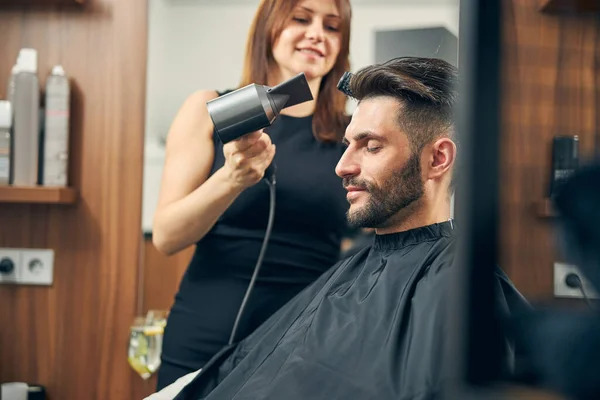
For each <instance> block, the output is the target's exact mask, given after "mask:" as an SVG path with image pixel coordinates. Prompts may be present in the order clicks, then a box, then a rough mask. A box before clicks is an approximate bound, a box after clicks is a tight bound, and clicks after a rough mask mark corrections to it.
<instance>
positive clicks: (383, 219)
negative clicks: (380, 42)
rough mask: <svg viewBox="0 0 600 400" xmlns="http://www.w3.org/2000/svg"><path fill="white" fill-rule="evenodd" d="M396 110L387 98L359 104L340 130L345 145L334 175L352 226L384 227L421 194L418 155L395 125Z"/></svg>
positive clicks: (394, 105) (421, 184)
mask: <svg viewBox="0 0 600 400" xmlns="http://www.w3.org/2000/svg"><path fill="white" fill-rule="evenodd" d="M399 110H400V104H399V103H398V101H397V100H396V99H394V98H391V97H375V98H370V99H366V100H363V101H361V102H360V104H359V105H358V107H357V108H356V110H355V111H354V114H353V115H352V121H351V123H350V125H349V126H348V128H347V129H346V134H345V137H344V142H345V143H346V145H347V146H348V147H347V148H346V151H345V152H344V154H343V155H342V158H341V159H340V161H339V162H338V165H337V166H336V169H335V172H336V174H337V175H338V176H339V177H340V178H342V180H343V184H344V187H345V188H346V190H347V191H348V194H347V199H348V202H349V203H350V209H349V210H348V221H349V222H350V224H351V225H353V226H357V227H365V228H384V227H386V226H387V225H388V224H390V223H392V222H393V217H394V216H395V215H396V214H398V213H399V212H400V211H401V210H403V209H405V208H406V207H409V206H411V205H413V204H415V203H417V202H418V201H419V199H421V197H422V196H423V193H424V181H423V177H422V174H421V170H422V168H421V156H420V154H415V153H413V151H412V150H411V148H410V143H409V140H408V137H407V136H406V134H405V133H404V132H402V130H401V128H400V126H399V123H398V121H397V117H396V116H397V115H398V112H399Z"/></svg>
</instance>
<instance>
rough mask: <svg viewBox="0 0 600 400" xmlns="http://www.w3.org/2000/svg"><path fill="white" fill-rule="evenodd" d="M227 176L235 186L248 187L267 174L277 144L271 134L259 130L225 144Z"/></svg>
mask: <svg viewBox="0 0 600 400" xmlns="http://www.w3.org/2000/svg"><path fill="white" fill-rule="evenodd" d="M223 153H224V154H225V165H224V166H223V168H224V169H225V172H226V176H227V177H228V179H229V180H230V182H231V183H232V184H233V186H234V187H236V188H240V189H246V188H248V187H250V186H252V185H255V184H256V183H258V182H260V180H261V179H262V178H263V176H264V175H265V170H266V169H267V168H268V167H269V165H270V164H271V161H273V157H274V156H275V145H274V144H273V143H271V138H270V137H269V135H267V134H266V133H264V132H263V131H257V132H253V133H250V134H248V135H245V136H242V137H241V138H239V139H237V140H233V141H231V142H229V143H227V144H226V145H225V146H223Z"/></svg>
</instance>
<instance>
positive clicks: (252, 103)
mask: <svg viewBox="0 0 600 400" xmlns="http://www.w3.org/2000/svg"><path fill="white" fill-rule="evenodd" d="M310 100H313V96H312V93H311V91H310V88H309V87H308V82H307V80H306V76H305V75H304V72H302V73H300V74H298V75H296V76H295V77H293V78H291V79H288V80H287V81H285V82H282V83H280V84H279V85H277V86H274V87H269V86H264V85H258V84H255V83H252V84H250V85H248V86H244V87H243V88H240V89H237V90H235V91H233V92H230V93H227V94H225V95H223V96H220V97H217V98H216V99H213V100H210V101H208V102H207V103H206V107H207V108H208V114H209V115H210V118H211V119H212V122H213V124H214V126H215V132H216V133H217V135H218V136H219V139H220V140H221V142H222V143H223V144H226V143H228V142H230V141H232V140H235V139H238V138H240V137H242V136H244V135H247V134H248V133H251V132H254V131H258V130H260V129H263V128H266V127H268V126H271V125H272V124H273V122H274V121H275V119H276V118H277V116H278V115H279V113H280V112H281V110H283V109H284V108H287V107H291V106H295V105H296V104H300V103H304V102H306V101H310ZM274 174H275V163H273V164H271V165H270V166H269V168H267V170H266V171H265V178H266V179H268V180H270V181H272V178H273V177H274Z"/></svg>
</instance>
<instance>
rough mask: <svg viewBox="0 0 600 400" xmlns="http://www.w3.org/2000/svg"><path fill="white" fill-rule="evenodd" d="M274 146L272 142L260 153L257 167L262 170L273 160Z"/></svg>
mask: <svg viewBox="0 0 600 400" xmlns="http://www.w3.org/2000/svg"><path fill="white" fill-rule="evenodd" d="M276 150H277V149H276V148H275V145H274V144H271V145H270V146H269V148H268V149H267V150H266V151H265V152H264V153H263V154H262V155H261V160H260V162H259V168H260V170H261V171H264V170H265V169H267V168H268V167H269V165H271V163H272V162H273V158H274V157H275V151H276Z"/></svg>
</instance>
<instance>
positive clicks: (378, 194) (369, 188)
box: [343, 152, 424, 228]
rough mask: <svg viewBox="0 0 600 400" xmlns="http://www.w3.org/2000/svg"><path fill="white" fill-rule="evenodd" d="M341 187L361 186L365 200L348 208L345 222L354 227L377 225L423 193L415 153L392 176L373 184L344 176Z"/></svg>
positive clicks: (384, 223) (382, 223)
mask: <svg viewBox="0 0 600 400" xmlns="http://www.w3.org/2000/svg"><path fill="white" fill-rule="evenodd" d="M343 183H344V187H346V186H357V187H359V188H362V189H365V194H367V195H368V199H367V202H366V204H365V205H364V206H362V207H361V208H360V209H358V210H356V211H354V212H352V211H351V210H348V213H347V218H348V223H349V224H350V225H351V226H352V227H354V228H380V227H383V226H385V225H386V222H387V221H388V220H389V219H390V218H391V217H393V216H394V215H395V214H397V213H398V212H399V211H400V210H402V209H404V208H406V207H408V206H409V205H411V204H413V203H414V202H415V201H417V200H419V199H420V198H421V197H422V196H423V192H424V184H423V182H422V180H421V164H420V159H419V154H418V152H415V153H414V154H413V155H411V157H410V158H409V160H408V161H407V162H406V165H405V166H404V167H403V168H402V169H401V170H400V171H397V172H394V174H393V175H392V177H391V178H390V179H389V180H387V181H386V182H384V183H383V185H381V186H377V185H375V184H373V183H371V182H367V181H361V180H358V179H353V178H348V179H344V181H343Z"/></svg>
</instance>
